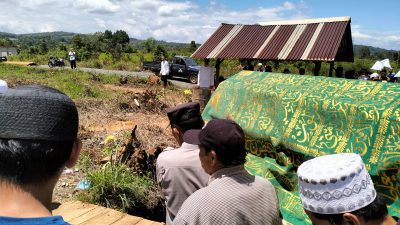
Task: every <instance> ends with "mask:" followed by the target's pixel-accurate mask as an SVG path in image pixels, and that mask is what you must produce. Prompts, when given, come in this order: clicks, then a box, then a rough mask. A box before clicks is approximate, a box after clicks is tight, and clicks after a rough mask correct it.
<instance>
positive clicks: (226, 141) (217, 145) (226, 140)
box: [183, 119, 247, 167]
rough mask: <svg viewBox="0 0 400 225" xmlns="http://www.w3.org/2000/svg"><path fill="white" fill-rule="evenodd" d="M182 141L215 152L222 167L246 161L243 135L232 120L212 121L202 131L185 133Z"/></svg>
mask: <svg viewBox="0 0 400 225" xmlns="http://www.w3.org/2000/svg"><path fill="white" fill-rule="evenodd" d="M183 139H184V141H185V142H187V143H191V144H197V145H201V146H202V147H204V149H205V151H206V152H210V151H211V150H213V151H215V153H216V155H217V159H218V160H219V161H220V162H221V163H222V164H223V165H224V167H231V166H237V165H242V164H244V163H245V161H246V153H247V152H246V148H245V135H244V132H243V129H242V128H241V127H240V126H239V125H238V124H237V123H235V122H234V121H233V120H227V119H213V120H211V121H210V122H208V123H207V125H206V126H205V127H204V128H203V129H202V130H190V131H188V132H186V133H185V135H184V137H183Z"/></svg>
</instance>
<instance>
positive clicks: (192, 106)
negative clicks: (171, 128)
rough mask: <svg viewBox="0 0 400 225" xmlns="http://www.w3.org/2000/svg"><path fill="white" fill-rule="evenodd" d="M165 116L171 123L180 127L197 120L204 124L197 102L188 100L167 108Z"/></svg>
mask: <svg viewBox="0 0 400 225" xmlns="http://www.w3.org/2000/svg"><path fill="white" fill-rule="evenodd" d="M167 116H168V119H169V121H170V124H171V125H177V126H179V127H182V128H185V127H187V126H188V125H189V124H193V123H196V122H198V121H201V123H203V124H204V122H203V119H202V117H201V114H200V104H199V103H198V102H189V103H184V104H180V105H177V106H175V107H171V108H168V109H167ZM201 126H202V125H201ZM201 126H200V127H201Z"/></svg>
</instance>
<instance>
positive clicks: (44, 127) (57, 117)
mask: <svg viewBox="0 0 400 225" xmlns="http://www.w3.org/2000/svg"><path fill="white" fill-rule="evenodd" d="M78 123H79V122H78V112H77V109H76V106H75V104H74V102H73V101H72V100H71V99H70V98H69V97H68V96H66V95H65V94H63V93H61V92H59V91H57V90H55V89H52V88H49V87H45V86H38V85H33V86H20V87H17V88H9V89H8V90H6V91H5V92H1V93H0V182H10V183H14V184H17V185H26V184H38V183H42V182H46V181H48V180H49V179H50V178H52V177H54V176H55V175H57V174H59V173H60V172H61V169H62V168H63V167H64V166H65V163H66V162H67V160H68V159H69V157H70V155H71V151H72V149H73V145H74V142H75V141H76V139H77V132H78Z"/></svg>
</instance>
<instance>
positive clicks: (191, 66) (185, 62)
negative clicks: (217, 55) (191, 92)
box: [143, 55, 199, 84]
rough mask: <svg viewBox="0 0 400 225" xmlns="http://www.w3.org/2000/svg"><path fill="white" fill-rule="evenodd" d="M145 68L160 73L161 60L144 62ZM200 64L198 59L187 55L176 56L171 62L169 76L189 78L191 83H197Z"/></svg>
mask: <svg viewBox="0 0 400 225" xmlns="http://www.w3.org/2000/svg"><path fill="white" fill-rule="evenodd" d="M143 69H145V70H151V71H152V72H155V73H159V72H160V70H161V61H149V62H143ZM198 73H199V66H198V65H197V63H196V61H194V60H193V59H192V58H190V57H186V56H179V55H177V56H174V58H173V59H172V63H171V64H170V69H169V77H178V78H184V79H187V80H188V81H189V82H190V83H192V84H196V83H197V76H198Z"/></svg>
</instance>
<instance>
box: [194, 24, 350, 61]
mask: <svg viewBox="0 0 400 225" xmlns="http://www.w3.org/2000/svg"><path fill="white" fill-rule="evenodd" d="M350 21H351V20H350V17H335V18H323V19H308V20H298V21H275V22H271V23H260V24H256V25H242V24H221V26H220V27H219V28H218V29H217V30H216V31H215V32H214V33H213V34H212V35H211V37H210V38H209V39H208V40H207V41H206V42H205V43H204V44H203V45H201V46H200V48H198V49H197V51H196V52H194V53H193V54H192V57H193V58H220V59H265V60H307V61H308V60H310V61H348V62H353V61H354V54H353V42H352V38H351V27H350Z"/></svg>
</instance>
